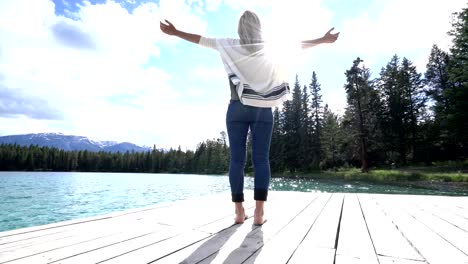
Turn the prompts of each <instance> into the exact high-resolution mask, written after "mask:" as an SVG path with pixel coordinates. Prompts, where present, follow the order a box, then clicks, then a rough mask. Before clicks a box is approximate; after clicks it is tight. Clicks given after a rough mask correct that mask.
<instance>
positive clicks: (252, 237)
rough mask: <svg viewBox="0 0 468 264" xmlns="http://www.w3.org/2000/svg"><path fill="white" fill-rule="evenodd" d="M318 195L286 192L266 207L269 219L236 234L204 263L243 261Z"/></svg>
mask: <svg viewBox="0 0 468 264" xmlns="http://www.w3.org/2000/svg"><path fill="white" fill-rule="evenodd" d="M316 197H317V196H316V195H310V194H304V193H285V194H284V195H282V199H280V200H275V201H276V203H275V204H272V205H270V206H269V207H268V208H266V210H267V212H269V213H268V214H267V217H268V218H267V219H268V221H267V222H266V223H265V224H264V225H263V226H261V227H258V228H256V229H255V227H253V228H254V229H253V230H252V231H251V232H248V233H246V234H245V233H240V234H234V235H233V236H232V237H231V238H230V239H229V240H228V241H227V242H226V243H225V245H224V246H223V247H222V248H221V249H220V250H219V251H218V252H217V254H213V255H212V256H210V257H208V258H206V259H205V260H203V261H202V262H200V264H203V263H212V264H214V263H242V262H243V261H245V260H246V259H248V258H249V257H250V256H251V255H253V254H254V253H255V252H258V251H259V250H261V247H262V246H263V245H264V243H265V242H267V241H269V240H270V239H272V238H273V237H274V236H275V235H276V233H278V232H279V231H280V230H281V229H282V228H284V227H285V226H287V225H288V223H289V222H290V221H291V220H292V219H294V217H295V216H296V215H297V214H298V213H299V212H301V211H302V210H304V208H306V207H307V206H308V205H309V204H310V203H311V202H313V201H314V200H315V199H316Z"/></svg>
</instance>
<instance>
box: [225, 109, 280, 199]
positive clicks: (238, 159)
mask: <svg viewBox="0 0 468 264" xmlns="http://www.w3.org/2000/svg"><path fill="white" fill-rule="evenodd" d="M226 126H227V131H228V136H229V147H230V151H231V159H230V162H229V183H230V184H231V194H232V201H233V202H243V201H244V167H245V162H246V159H247V146H246V145H247V133H248V131H249V128H250V131H251V134H252V163H253V166H254V172H255V179H254V199H255V200H259V201H266V199H267V196H268V186H269V185H270V160H269V153H270V141H271V133H272V131H273V113H272V111H271V108H259V107H253V106H247V105H243V104H241V103H240V102H239V101H236V100H231V102H230V103H229V107H228V110H227V114H226Z"/></svg>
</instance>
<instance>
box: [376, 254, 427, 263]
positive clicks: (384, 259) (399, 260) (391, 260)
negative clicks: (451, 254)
mask: <svg viewBox="0 0 468 264" xmlns="http://www.w3.org/2000/svg"><path fill="white" fill-rule="evenodd" d="M379 262H380V264H426V263H427V262H426V261H421V260H411V259H403V258H392V257H383V256H379Z"/></svg>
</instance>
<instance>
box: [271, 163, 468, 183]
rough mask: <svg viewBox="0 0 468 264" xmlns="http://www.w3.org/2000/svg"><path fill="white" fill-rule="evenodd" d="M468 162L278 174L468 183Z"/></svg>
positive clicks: (340, 178)
mask: <svg viewBox="0 0 468 264" xmlns="http://www.w3.org/2000/svg"><path fill="white" fill-rule="evenodd" d="M467 168H468V161H463V162H454V161H451V162H442V163H434V164H432V166H424V165H414V166H408V167H402V168H394V169H387V168H375V169H371V170H369V172H367V173H362V172H361V170H360V169H357V168H340V169H337V170H327V171H316V172H308V173H290V172H285V173H277V174H274V176H277V177H286V178H308V179H339V180H361V181H371V182H385V183H389V182H416V181H419V182H421V181H425V182H454V183H457V182H458V183H468V173H467Z"/></svg>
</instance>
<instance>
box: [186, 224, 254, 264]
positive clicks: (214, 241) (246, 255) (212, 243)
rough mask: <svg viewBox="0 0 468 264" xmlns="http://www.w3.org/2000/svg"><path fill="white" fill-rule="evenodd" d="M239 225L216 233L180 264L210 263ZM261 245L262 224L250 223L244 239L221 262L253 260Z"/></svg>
mask: <svg viewBox="0 0 468 264" xmlns="http://www.w3.org/2000/svg"><path fill="white" fill-rule="evenodd" d="M240 226H241V225H233V226H231V227H229V228H226V229H224V230H222V231H221V232H218V233H216V235H214V236H213V237H212V238H210V239H208V240H207V241H205V242H204V243H203V244H202V245H201V246H200V247H198V248H197V249H196V250H195V251H194V252H192V254H190V256H188V257H187V258H185V259H184V260H183V261H181V262H180V263H181V264H189V263H190V264H191V263H203V264H208V263H211V262H212V261H213V260H214V259H215V258H216V256H217V255H218V253H219V251H220V250H221V248H223V246H224V244H225V243H226V242H227V241H228V240H229V238H230V237H231V236H232V235H233V234H234V233H235V232H236V231H237V229H238V228H239V227H240ZM262 247H263V231H262V226H255V225H252V230H251V231H250V232H249V233H247V234H246V235H245V238H244V241H242V243H241V244H240V245H239V247H238V248H236V249H234V250H233V251H232V252H231V253H230V254H229V256H228V257H227V258H226V259H225V260H224V261H223V263H236V264H237V263H241V262H243V261H245V260H247V259H249V260H252V261H254V260H255V258H256V257H257V256H258V253H260V251H261V250H262Z"/></svg>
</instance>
